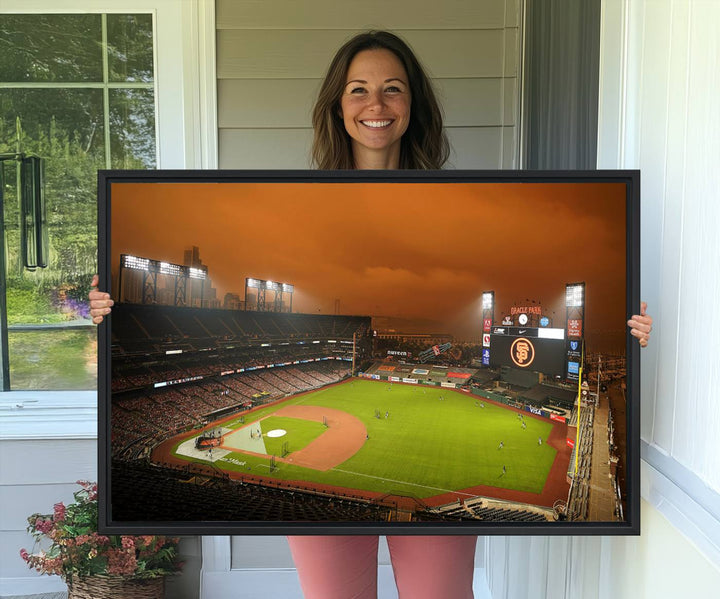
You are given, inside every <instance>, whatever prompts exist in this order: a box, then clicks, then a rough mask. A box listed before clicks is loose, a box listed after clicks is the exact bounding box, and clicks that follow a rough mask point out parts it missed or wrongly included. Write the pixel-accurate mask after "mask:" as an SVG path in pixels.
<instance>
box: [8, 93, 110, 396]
mask: <svg viewBox="0 0 720 599" xmlns="http://www.w3.org/2000/svg"><path fill="white" fill-rule="evenodd" d="M102 115H103V99H102V90H96V89H90V90H82V89H71V90H68V89H43V90H40V89H32V90H27V89H13V90H4V91H3V93H2V96H1V99H0V152H8V151H14V150H15V149H16V144H17V139H18V129H17V125H16V123H17V122H18V119H19V123H20V132H19V139H20V149H21V150H22V151H23V152H25V153H29V154H35V155H38V156H41V157H42V158H44V159H45V199H46V203H47V221H48V236H49V243H50V253H49V256H50V260H49V265H48V268H44V269H37V270H35V271H29V270H26V269H25V268H23V265H22V262H21V260H22V258H21V253H20V231H19V227H18V209H19V206H18V197H17V187H16V181H15V178H16V163H15V161H14V160H11V161H5V163H4V173H5V186H4V192H5V197H4V202H3V209H4V219H5V240H6V251H7V254H6V257H7V271H6V272H7V275H6V276H7V305H8V324H9V325H10V335H9V338H10V347H9V355H10V384H11V388H12V389H92V388H93V387H94V385H95V378H94V376H95V375H94V374H90V373H89V370H90V369H91V368H90V364H89V362H92V363H93V364H94V357H93V354H92V353H89V352H90V349H88V348H89V345H88V344H89V343H90V341H89V338H92V339H94V337H95V334H96V333H95V331H94V330H92V329H90V333H88V332H80V331H77V330H72V331H63V330H59V331H58V330H53V331H43V332H28V331H17V330H14V329H13V327H15V326H17V325H28V324H30V325H45V326H47V325H52V324H56V325H60V326H67V325H73V324H76V323H78V324H79V323H85V324H86V325H87V324H88V323H89V315H88V313H87V303H86V301H85V298H86V297H87V293H88V291H89V288H90V278H91V277H92V274H93V273H94V272H95V271H96V269H97V266H96V260H97V174H96V173H97V170H98V168H103V167H104V165H105V151H104V141H103V137H104V126H103V116H102ZM37 360H41V364H42V367H38V362H37ZM93 368H94V366H93ZM93 372H94V371H93Z"/></svg>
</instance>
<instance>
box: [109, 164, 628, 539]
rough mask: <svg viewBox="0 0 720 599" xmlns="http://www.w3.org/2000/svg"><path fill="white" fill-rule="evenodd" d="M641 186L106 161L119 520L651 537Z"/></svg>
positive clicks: (277, 529) (151, 528) (313, 530)
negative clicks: (643, 439)
mask: <svg viewBox="0 0 720 599" xmlns="http://www.w3.org/2000/svg"><path fill="white" fill-rule="evenodd" d="M639 185H640V181H639V173H638V172H637V171H591V172H577V171H572V172H523V171H521V172H515V171H507V172H506V171H491V172H490V171H487V172H485V171H483V172H480V171H477V172H476V171H432V172H408V171H404V172H399V171H383V172H379V171H377V172H373V171H357V172H349V171H343V172H318V171H290V172H277V171H264V172H257V171H256V172H244V171H101V172H100V174H99V208H100V210H99V229H100V241H101V242H100V275H101V289H104V290H108V291H110V293H111V294H112V297H113V298H114V300H115V305H114V307H113V309H112V313H111V315H110V316H109V317H108V318H106V320H105V322H104V324H103V325H101V327H100V341H99V347H100V361H99V367H100V372H99V382H100V383H99V384H100V393H99V397H100V406H99V445H100V463H99V481H100V527H101V530H102V531H103V532H106V533H121V532H122V533H128V534H133V533H146V532H155V533H166V534H204V533H208V534H255V533H257V534H363V533H367V534H371V533H372V534H524V535H527V534H543V535H546V534H563V535H567V534H638V533H639V527H640V523H639V459H640V455H639V405H640V401H639V395H638V393H639V348H638V346H637V343H636V342H633V338H632V337H631V336H630V335H629V332H628V330H627V327H626V324H625V323H626V321H627V320H628V318H629V317H630V315H632V314H634V313H638V310H639V304H640V297H639V277H640V272H639V193H640V188H639Z"/></svg>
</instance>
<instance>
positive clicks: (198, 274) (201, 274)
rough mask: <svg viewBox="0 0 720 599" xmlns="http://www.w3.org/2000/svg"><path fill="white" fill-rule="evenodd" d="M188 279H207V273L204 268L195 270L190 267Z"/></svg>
mask: <svg viewBox="0 0 720 599" xmlns="http://www.w3.org/2000/svg"><path fill="white" fill-rule="evenodd" d="M188 277H190V278H191V279H206V278H207V271H206V270H204V269H202V268H194V267H192V266H188Z"/></svg>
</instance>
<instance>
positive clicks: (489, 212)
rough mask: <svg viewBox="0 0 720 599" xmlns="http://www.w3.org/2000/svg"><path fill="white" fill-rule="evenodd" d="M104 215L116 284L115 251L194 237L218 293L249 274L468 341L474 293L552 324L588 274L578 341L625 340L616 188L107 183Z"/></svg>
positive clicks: (303, 305) (304, 303) (319, 307)
mask: <svg viewBox="0 0 720 599" xmlns="http://www.w3.org/2000/svg"><path fill="white" fill-rule="evenodd" d="M111 215H112V250H111V255H112V268H113V278H114V279H115V280H116V277H117V263H118V260H119V255H120V254H121V253H128V254H134V255H137V256H142V257H145V258H152V259H155V260H166V261H169V262H174V263H177V264H182V262H183V251H184V250H185V249H186V248H188V247H190V246H192V245H196V246H199V248H200V257H201V259H202V261H203V263H204V264H205V265H207V266H208V269H209V276H210V278H211V279H212V282H213V285H214V286H215V287H217V289H218V298H219V299H220V300H221V301H222V299H223V296H224V294H225V292H228V291H229V292H234V293H238V294H239V295H240V297H241V299H242V298H243V294H244V284H245V277H257V278H261V279H266V280H273V281H280V282H287V283H292V284H294V285H295V291H296V293H295V296H294V299H293V308H294V311H295V312H310V313H318V311H320V312H322V313H332V312H333V311H334V302H335V299H339V300H340V312H341V313H343V314H363V315H388V316H404V317H407V318H426V319H431V320H433V321H437V322H438V323H440V326H443V327H444V328H443V329H442V331H438V330H434V331H432V332H452V333H454V334H456V335H458V334H460V335H461V336H466V337H467V338H470V337H477V336H478V335H479V333H480V314H479V302H480V297H481V294H482V291H483V290H491V289H492V290H494V291H495V297H496V302H497V309H496V312H495V317H496V319H497V320H499V318H500V315H501V313H502V312H508V311H509V309H510V306H512V305H513V304H515V305H518V304H517V303H519V304H520V305H523V304H525V299H526V298H529V299H532V300H536V301H540V302H541V303H542V305H543V307H544V308H545V312H546V313H548V314H551V313H552V311H555V312H556V316H557V317H559V320H558V321H557V324H559V323H560V322H561V321H562V318H561V317H562V316H564V307H563V306H564V303H563V302H564V290H565V283H569V282H575V281H585V282H586V283H587V314H586V320H587V327H588V343H589V344H590V337H591V333H592V332H593V331H595V332H596V333H600V335H601V336H605V335H608V334H611V333H612V334H613V336H614V337H617V338H618V339H619V340H620V341H619V342H620V343H622V335H623V330H624V320H625V309H624V305H625V304H624V297H625V187H624V185H622V184H611V183H582V184H575V183H512V184H511V183H501V184H493V183H484V184H481V183H385V182H383V183H367V182H359V183H272V184H271V183H259V184H258V183H114V184H113V187H112V207H111ZM516 302H517V303H516ZM560 326H561V325H560ZM428 332H431V331H428ZM613 332H614V333H613ZM463 333H464V334H463ZM589 349H590V350H591V351H592V347H590V348H589ZM618 349H622V346H621V347H620V348H618Z"/></svg>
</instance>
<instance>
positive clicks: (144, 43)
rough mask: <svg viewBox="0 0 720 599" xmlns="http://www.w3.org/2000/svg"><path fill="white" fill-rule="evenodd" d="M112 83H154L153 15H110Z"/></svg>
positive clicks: (110, 78)
mask: <svg viewBox="0 0 720 599" xmlns="http://www.w3.org/2000/svg"><path fill="white" fill-rule="evenodd" d="M107 40H108V66H109V69H110V75H109V80H110V81H141V82H152V80H153V34H152V15H149V14H148V15H108V16H107Z"/></svg>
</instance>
